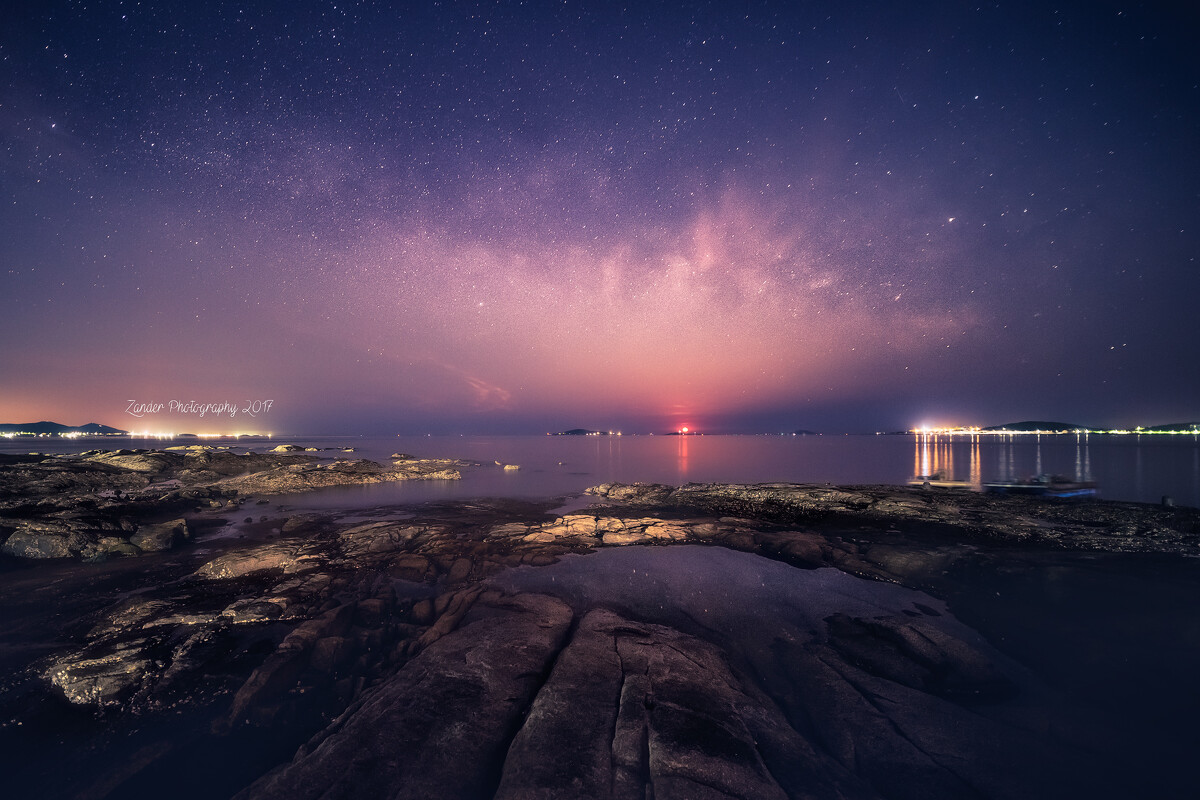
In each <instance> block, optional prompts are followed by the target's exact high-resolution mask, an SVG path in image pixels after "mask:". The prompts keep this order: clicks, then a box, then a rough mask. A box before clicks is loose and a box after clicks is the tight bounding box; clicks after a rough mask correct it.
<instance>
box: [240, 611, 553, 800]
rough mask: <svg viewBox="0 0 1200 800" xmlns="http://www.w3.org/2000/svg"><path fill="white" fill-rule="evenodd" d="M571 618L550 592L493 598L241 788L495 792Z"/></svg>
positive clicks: (288, 795) (401, 795) (267, 792)
mask: <svg viewBox="0 0 1200 800" xmlns="http://www.w3.org/2000/svg"><path fill="white" fill-rule="evenodd" d="M572 619H573V615H572V613H571V610H570V608H568V607H567V605H566V604H565V603H563V602H561V601H559V600H555V599H553V598H550V597H546V596H544V595H522V596H518V597H515V598H512V599H511V600H509V601H507V602H503V603H498V604H496V605H492V606H490V607H489V608H488V614H487V615H486V616H483V617H482V618H479V619H476V620H474V621H471V622H468V623H467V624H465V625H463V627H461V628H460V629H459V631H458V633H457V634H456V635H454V636H446V637H443V638H441V639H439V640H438V641H436V642H434V643H433V644H432V645H431V646H430V647H429V648H427V649H426V650H424V651H423V652H422V653H421V654H420V655H419V656H417V657H416V658H414V659H413V660H412V661H410V662H409V663H408V664H406V665H405V667H404V668H403V669H402V670H400V672H398V673H397V674H396V675H395V676H394V677H393V678H392V679H391V680H389V681H387V682H386V683H385V684H383V685H382V686H380V687H379V688H378V689H377V690H376V691H374V692H372V693H370V694H369V695H367V696H365V697H364V698H363V700H362V701H361V702H359V703H358V704H357V705H356V706H354V707H352V708H351V709H350V710H348V711H347V712H346V713H345V714H343V715H342V717H341V718H340V719H339V720H338V721H337V722H336V723H334V725H332V726H331V727H330V729H328V730H327V731H325V732H324V733H323V734H322V736H321V737H320V739H319V740H318V741H315V742H313V743H312V744H311V745H310V746H309V747H308V748H306V751H305V752H302V753H301V754H300V755H299V756H297V758H296V760H295V761H293V762H292V763H291V764H289V765H287V766H286V767H284V768H282V769H280V770H278V771H277V772H274V773H272V774H270V775H268V776H267V777H265V778H263V779H262V780H260V781H258V782H257V783H255V784H254V785H253V786H251V787H249V788H248V789H246V790H245V791H244V792H242V793H241V794H239V795H238V797H239V798H243V799H244V800H249V798H256V799H258V800H266V798H279V800H303V798H324V800H336V799H337V798H347V799H348V798H362V797H389V798H394V799H395V800H404V799H405V798H412V799H413V800H423V799H424V798H430V797H438V798H477V797H487V796H489V795H490V794H491V792H492V791H493V790H494V787H495V783H496V779H497V777H498V774H499V766H500V764H501V763H502V762H503V759H504V751H505V748H506V746H507V743H508V741H509V740H510V739H511V737H512V734H513V732H514V731H515V730H516V729H517V727H519V725H520V721H521V716H522V714H523V713H524V712H525V710H526V709H527V708H528V707H529V705H530V703H531V702H532V700H533V697H534V694H535V693H536V691H537V689H538V687H539V686H540V685H541V683H542V681H543V680H544V675H545V674H546V672H547V671H548V669H549V667H550V665H551V663H552V661H553V659H554V657H555V655H556V654H557V653H558V651H559V649H560V648H561V646H562V641H563V639H564V638H565V637H566V634H567V631H568V628H569V626H570V624H571V621H572Z"/></svg>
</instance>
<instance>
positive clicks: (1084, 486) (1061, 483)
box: [983, 475, 1096, 497]
mask: <svg viewBox="0 0 1200 800" xmlns="http://www.w3.org/2000/svg"><path fill="white" fill-rule="evenodd" d="M983 490H984V491H985V492H992V493H994V494H1028V495H1035V496H1038V497H1094V496H1095V494H1096V484H1095V483H1094V482H1093V481H1074V480H1071V479H1069V478H1064V477H1063V476H1062V475H1038V476H1037V477H1036V478H1027V479H1024V480H1016V481H999V482H995V483H985V484H983Z"/></svg>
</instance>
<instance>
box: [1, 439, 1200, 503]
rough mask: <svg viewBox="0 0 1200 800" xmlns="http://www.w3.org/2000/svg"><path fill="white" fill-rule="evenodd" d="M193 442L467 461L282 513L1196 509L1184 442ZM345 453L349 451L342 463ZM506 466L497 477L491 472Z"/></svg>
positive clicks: (94, 444)
mask: <svg viewBox="0 0 1200 800" xmlns="http://www.w3.org/2000/svg"><path fill="white" fill-rule="evenodd" d="M195 443H197V442H196V440H186V439H177V440H173V441H172V440H162V439H128V438H124V437H97V438H81V439H74V440H71V439H61V438H49V437H45V438H15V439H0V452H3V453H27V452H44V453H68V452H80V451H83V450H88V449H115V448H120V447H142V448H161V447H169V446H172V445H181V444H195ZM200 443H203V444H210V445H223V446H230V447H232V448H234V449H235V450H237V451H245V450H254V451H256V452H265V451H267V450H270V449H271V448H272V447H275V446H276V445H279V444H296V445H300V446H303V447H314V448H318V452H317V453H316V455H319V456H322V457H327V458H333V457H354V458H368V459H371V460H375V461H381V462H386V461H388V460H389V459H390V457H391V456H392V455H393V454H406V455H412V456H417V457H421V458H452V459H459V460H462V461H464V462H468V464H467V465H466V466H463V467H461V468H460V471H461V472H462V480H460V481H409V482H403V483H389V484H379V485H374V486H354V487H343V488H335V489H327V490H323V491H321V492H316V493H313V494H312V495H307V496H295V497H292V498H289V500H290V502H289V505H291V506H292V507H301V506H312V507H343V506H344V507H355V506H375V505H390V504H403V503H423V502H429V501H438V500H465V499H472V498H484V497H509V498H523V499H556V498H571V497H578V496H579V495H581V494H582V493H583V492H584V490H585V489H587V488H588V487H589V486H595V485H597V484H601V483H613V482H624V483H632V482H636V481H642V482H647V483H663V484H670V485H683V484H686V483H709V482H721V483H773V482H794V483H812V484H830V485H850V484H906V483H908V482H909V481H912V480H914V479H916V478H919V477H923V476H934V475H936V476H938V477H940V478H941V479H943V480H954V481H962V482H964V483H965V484H966V487H967V488H974V489H977V490H978V489H981V488H982V487H983V485H984V484H986V483H989V482H1005V481H1013V480H1022V479H1026V478H1032V477H1034V476H1038V475H1057V476H1062V477H1064V478H1066V479H1068V480H1072V481H1090V482H1094V483H1095V484H1096V487H1097V496H1098V497H1100V498H1102V499H1108V500H1122V501H1132V502H1139V503H1155V504H1159V503H1164V502H1168V503H1173V504H1175V505H1181V506H1193V507H1200V435H1196V434H1176V435H1165V434H1040V435H1039V434H1013V435H987V434H984V435H969V434H953V435H951V434H894V435H808V436H801V435H783V436H778V435H761V436H749V435H745V436H733V435H728V436H721V435H685V436H648V435H639V436H629V435H625V436H617V435H610V436H544V435H542V436H472V435H462V436H327V435H322V436H291V437H287V436H284V437H281V436H275V437H273V438H271V439H266V438H260V439H254V440H249V439H247V438H242V439H237V440H234V439H205V440H202V441H201V442H200ZM345 448H353V452H352V453H350V452H343V449H345ZM501 464H511V465H516V466H518V467H519V469H509V470H505V469H501V468H500V466H499V465H501Z"/></svg>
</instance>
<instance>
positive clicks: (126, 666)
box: [46, 640, 154, 706]
mask: <svg viewBox="0 0 1200 800" xmlns="http://www.w3.org/2000/svg"><path fill="white" fill-rule="evenodd" d="M144 643H145V641H144V640H135V641H133V642H122V643H120V644H117V645H114V646H113V647H112V648H110V649H109V650H108V652H105V653H104V654H102V655H96V656H91V657H79V656H68V657H66V658H62V659H59V660H56V661H55V662H54V663H53V664H52V665H51V667H50V668H49V669H48V670H47V672H46V678H47V679H48V680H49V681H50V683H52V684H53V685H54V686H56V687H58V688H59V689H60V690H61V691H62V693H63V695H64V696H65V697H66V699H67V700H69V701H70V702H72V703H76V704H79V705H100V706H106V705H117V704H119V703H120V702H121V701H122V700H124V699H125V698H126V697H127V696H128V695H130V694H131V693H132V692H133V691H134V690H135V689H136V688H138V687H139V686H140V685H141V682H142V680H143V679H144V678H145V676H146V675H147V673H149V672H150V671H152V669H153V667H154V664H153V662H152V661H151V659H150V658H148V657H147V655H146V653H145V650H144V649H143V648H142V645H143V644H144Z"/></svg>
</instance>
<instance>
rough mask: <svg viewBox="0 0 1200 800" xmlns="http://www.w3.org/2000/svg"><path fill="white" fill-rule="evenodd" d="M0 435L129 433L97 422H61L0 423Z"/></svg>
mask: <svg viewBox="0 0 1200 800" xmlns="http://www.w3.org/2000/svg"><path fill="white" fill-rule="evenodd" d="M0 433H29V434H51V435H56V434H60V433H85V434H92V435H105V436H122V435H127V434H128V433H129V431H123V430H120V429H118V428H110V427H109V426H107V425H101V424H100V423H98V422H89V423H88V424H86V425H63V424H62V423H61V422H47V421H45V420H43V421H42V422H15V423H14V422H6V423H0Z"/></svg>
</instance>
